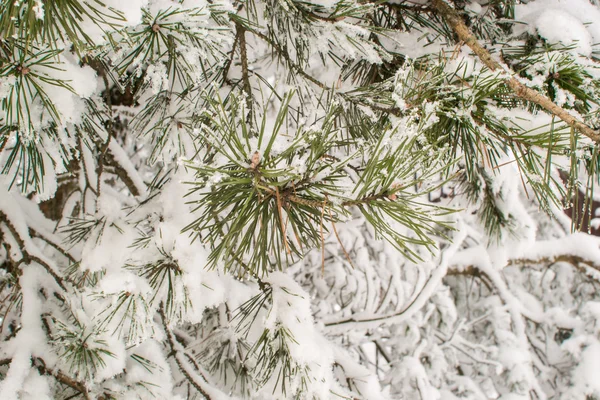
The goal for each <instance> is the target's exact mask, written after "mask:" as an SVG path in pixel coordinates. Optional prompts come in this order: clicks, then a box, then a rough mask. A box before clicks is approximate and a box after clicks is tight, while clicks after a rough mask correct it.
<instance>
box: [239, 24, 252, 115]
mask: <svg viewBox="0 0 600 400" xmlns="http://www.w3.org/2000/svg"><path fill="white" fill-rule="evenodd" d="M235 30H236V38H237V39H238V43H239V46H240V60H241V62H242V81H243V86H242V88H243V90H244V92H245V93H246V107H248V121H252V86H251V85H250V72H249V70H248V48H247V44H246V29H245V28H244V27H243V26H242V25H241V24H240V23H239V22H236V23H235Z"/></svg>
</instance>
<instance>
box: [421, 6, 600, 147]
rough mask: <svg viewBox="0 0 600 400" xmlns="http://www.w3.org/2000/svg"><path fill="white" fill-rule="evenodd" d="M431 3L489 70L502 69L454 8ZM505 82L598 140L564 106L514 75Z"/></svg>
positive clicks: (597, 139) (595, 139)
mask: <svg viewBox="0 0 600 400" xmlns="http://www.w3.org/2000/svg"><path fill="white" fill-rule="evenodd" d="M432 5H433V7H435V9H436V10H437V11H438V12H439V14H440V15H441V16H442V17H443V18H444V19H445V20H446V21H447V22H448V24H449V25H450V26H451V27H452V30H453V31H454V33H456V35H457V36H458V38H459V39H460V40H461V42H463V43H465V44H466V45H467V46H469V47H470V48H471V50H473V52H474V53H475V54H476V55H477V57H479V59H480V60H481V61H482V62H483V64H485V66H486V67H488V68H489V69H490V70H491V71H498V70H500V71H502V70H503V68H502V65H500V63H499V62H498V61H496V60H494V58H493V57H492V55H491V54H490V52H489V51H488V50H487V49H485V48H484V47H483V46H482V45H481V43H479V41H478V40H477V38H476V37H475V35H474V34H473V33H472V32H471V31H470V30H469V28H468V27H467V25H466V24H465V22H464V21H463V19H462V18H461V16H460V15H459V14H458V12H457V11H456V10H455V9H454V8H452V7H451V6H450V5H449V4H448V3H447V2H446V1H445V0H432ZM505 82H506V84H507V85H508V87H510V88H511V89H512V91H513V92H514V93H515V94H516V95H517V96H518V97H520V98H521V99H523V100H526V101H530V102H532V103H535V104H537V105H538V106H540V107H542V108H543V109H545V110H546V111H548V112H550V113H552V114H553V115H556V116H557V117H558V118H560V119H561V120H563V122H565V123H566V124H567V125H569V126H570V127H571V128H573V129H575V130H577V131H579V132H581V133H583V134H584V135H585V136H587V137H588V138H590V139H592V140H593V141H595V142H600V133H598V132H597V131H596V130H594V129H592V128H591V127H589V126H588V125H586V124H584V123H583V122H581V121H579V120H578V119H577V118H576V117H574V116H573V115H572V114H571V113H569V112H568V111H567V110H565V109H564V108H562V107H559V106H558V105H557V104H556V103H554V102H553V101H552V100H550V99H549V98H548V97H546V96H544V95H542V94H541V93H539V92H538V91H536V90H534V89H531V88H529V87H527V86H525V85H524V84H523V83H521V82H520V81H519V80H518V79H517V78H515V77H514V76H510V77H508V78H506V79H505Z"/></svg>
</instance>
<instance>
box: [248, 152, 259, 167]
mask: <svg viewBox="0 0 600 400" xmlns="http://www.w3.org/2000/svg"><path fill="white" fill-rule="evenodd" d="M258 164H260V153H259V152H258V151H255V152H254V154H253V155H252V159H251V160H250V168H251V169H256V168H257V167H258Z"/></svg>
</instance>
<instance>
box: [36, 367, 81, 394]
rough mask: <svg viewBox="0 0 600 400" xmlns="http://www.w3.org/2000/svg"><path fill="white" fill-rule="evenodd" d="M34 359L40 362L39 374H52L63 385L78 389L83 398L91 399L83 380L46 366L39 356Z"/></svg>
mask: <svg viewBox="0 0 600 400" xmlns="http://www.w3.org/2000/svg"><path fill="white" fill-rule="evenodd" d="M36 360H37V361H38V362H39V363H40V364H41V365H39V366H38V367H37V369H38V371H39V372H40V373H41V374H43V375H50V376H52V377H53V378H54V379H56V380H57V381H58V382H60V383H62V384H63V385H66V386H68V387H70V388H71V389H74V390H76V391H78V392H79V393H81V395H82V396H83V398H84V399H86V400H92V396H91V395H90V393H89V391H88V389H87V387H86V386H85V384H84V383H83V382H80V381H78V380H76V379H73V378H71V377H70V376H68V375H65V374H63V373H62V372H60V371H58V370H52V369H51V368H48V367H47V366H46V364H45V363H44V360H42V359H41V358H36Z"/></svg>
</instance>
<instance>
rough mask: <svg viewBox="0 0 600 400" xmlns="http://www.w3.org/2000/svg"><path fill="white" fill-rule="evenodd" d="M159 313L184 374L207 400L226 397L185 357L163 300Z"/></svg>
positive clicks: (172, 353)
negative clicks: (209, 385)
mask: <svg viewBox="0 0 600 400" xmlns="http://www.w3.org/2000/svg"><path fill="white" fill-rule="evenodd" d="M158 313H159V315H160V318H161V321H162V325H163V328H164V330H165V334H166V335H167V343H168V344H169V348H170V349H171V355H173V358H174V359H175V363H176V364H177V366H178V367H179V370H180V371H181V373H182V374H183V376H185V378H186V379H187V380H188V382H189V383H190V384H191V385H192V386H193V387H194V388H195V389H196V390H197V391H198V392H199V393H200V394H202V396H204V397H205V398H206V399H207V400H221V399H225V396H224V395H223V396H222V397H221V395H220V393H214V392H215V391H214V390H212V389H210V388H208V387H207V385H208V382H207V381H206V378H204V376H202V375H201V374H198V373H197V372H195V371H194V370H193V369H192V368H191V367H190V365H189V364H188V362H187V360H186V359H185V356H186V354H185V352H184V351H183V348H182V346H181V345H180V344H179V343H177V341H176V339H175V336H174V334H173V332H172V331H171V329H170V328H169V326H168V323H167V317H166V315H165V309H164V304H163V303H162V302H161V303H160V306H159V308H158ZM209 392H213V395H210V394H209ZM215 394H216V396H215Z"/></svg>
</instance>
